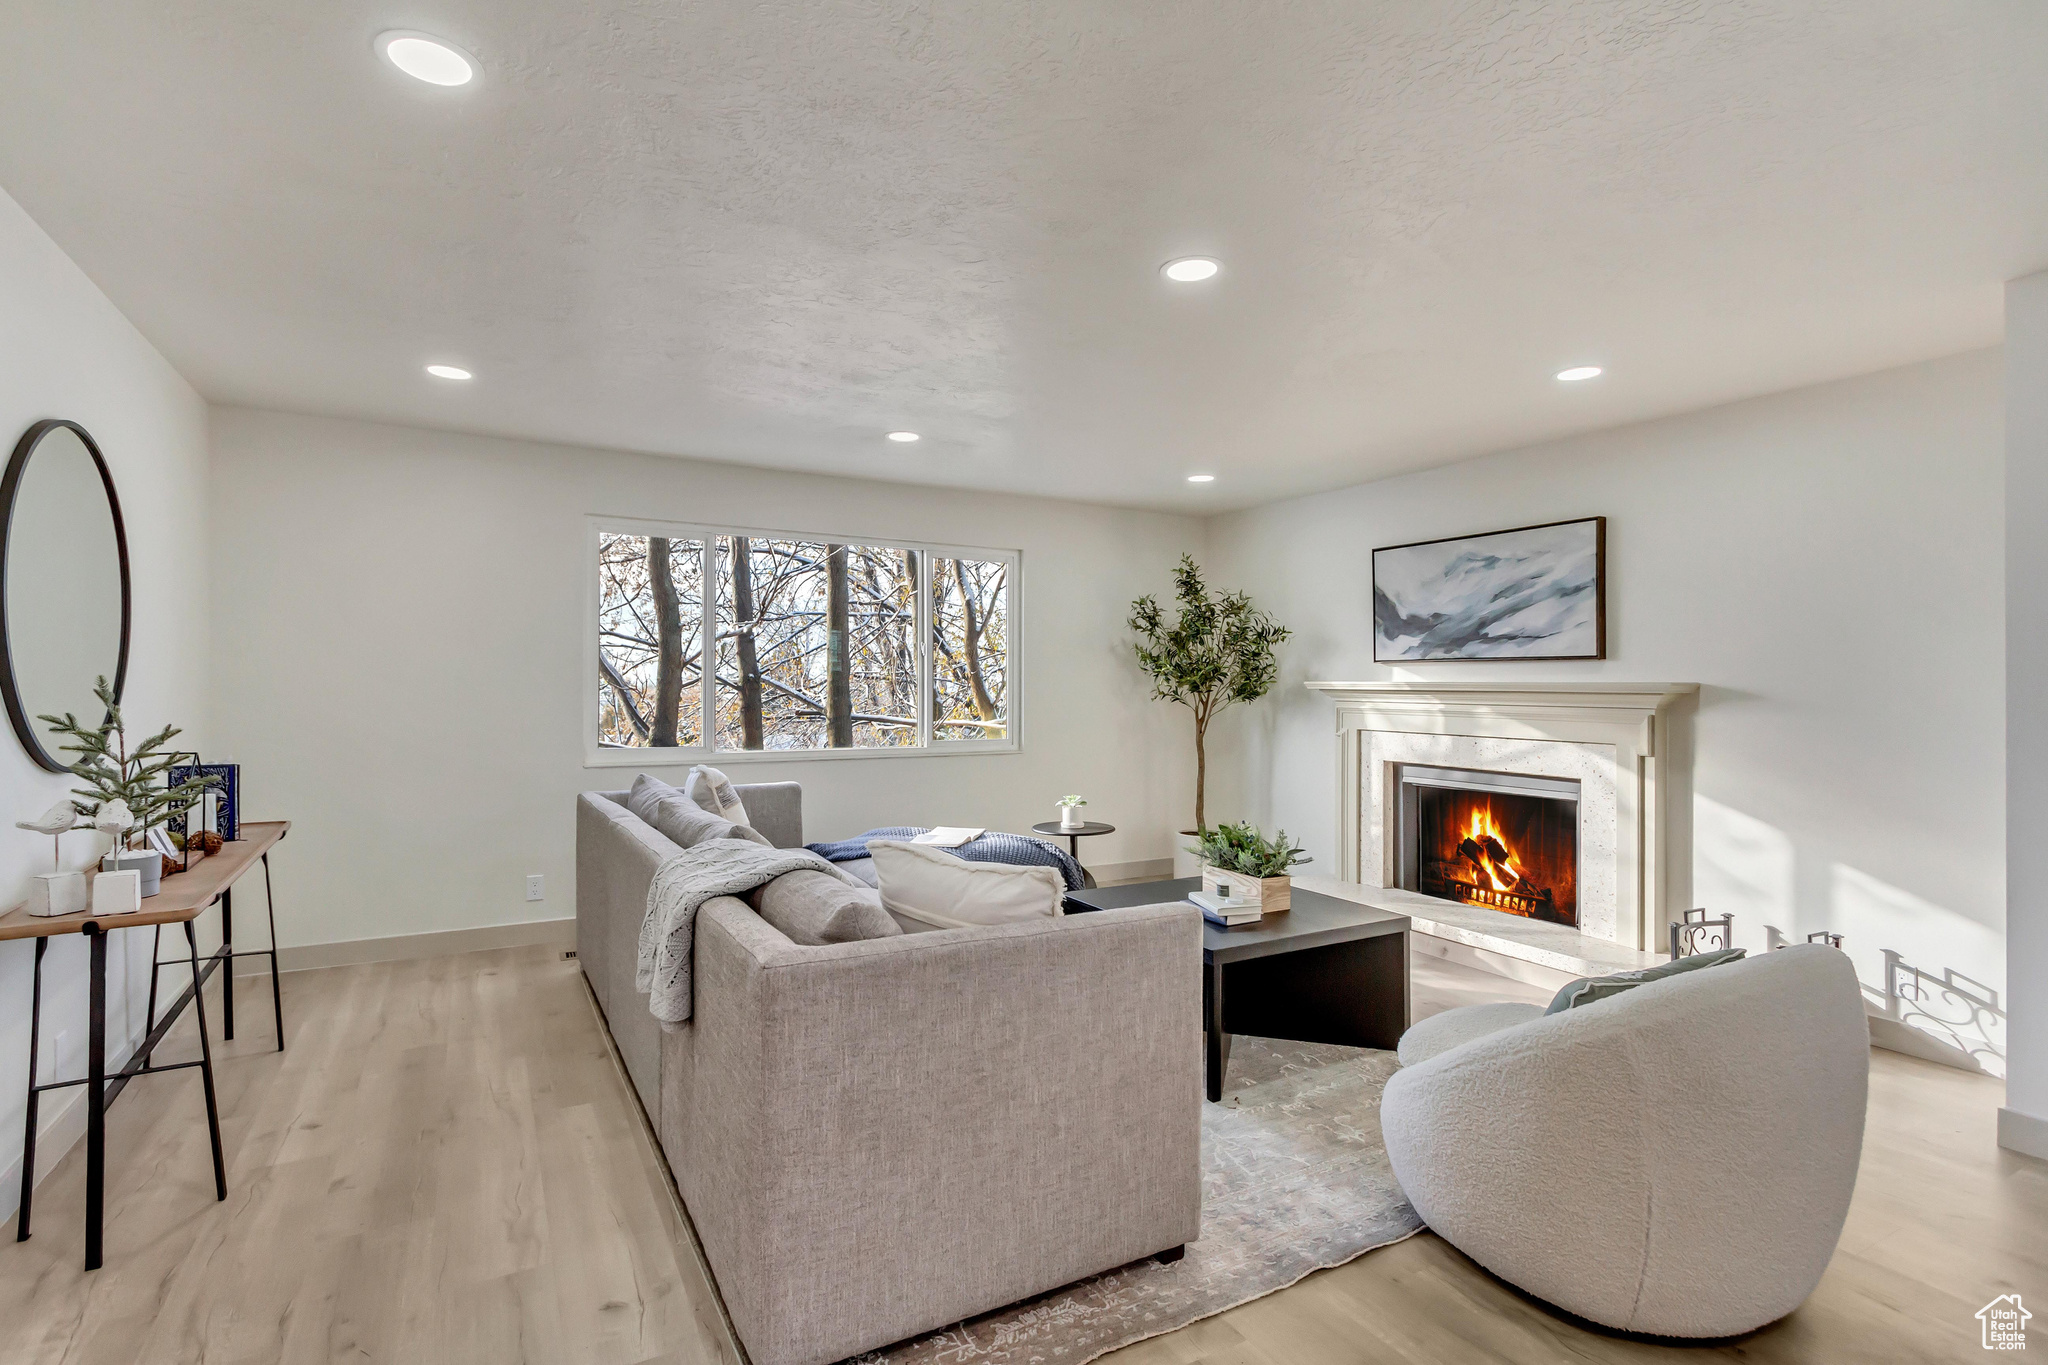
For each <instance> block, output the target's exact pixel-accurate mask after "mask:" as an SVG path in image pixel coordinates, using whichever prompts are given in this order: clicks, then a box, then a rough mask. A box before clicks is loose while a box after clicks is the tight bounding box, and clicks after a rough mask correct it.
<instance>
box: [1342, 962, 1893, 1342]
mask: <svg viewBox="0 0 2048 1365" xmlns="http://www.w3.org/2000/svg"><path fill="white" fill-rule="evenodd" d="M1401 1062H1402V1070H1401V1071H1399V1072H1398V1073H1396V1074H1395V1076H1394V1077H1393V1079H1392V1080H1390V1081H1389V1082H1388V1083H1387V1088H1386V1095H1385V1098H1384V1100H1383V1102H1382V1104H1381V1106H1380V1122H1381V1125H1382V1127H1383V1128H1384V1130H1385V1133H1386V1142H1387V1155H1388V1156H1389V1157H1391V1158H1392V1160H1393V1166H1394V1173H1395V1175H1396V1176H1398V1177H1399V1178H1400V1181H1401V1187H1402V1188H1403V1189H1404V1190H1405V1191H1407V1194H1408V1198H1409V1200H1410V1201H1411V1202H1412V1203H1413V1204H1414V1205H1415V1208H1416V1211H1417V1212H1418V1213H1420V1214H1421V1215H1422V1218H1423V1221H1424V1222H1426V1223H1428V1224H1429V1226H1430V1227H1431V1229H1433V1230H1434V1231H1435V1232H1437V1233H1438V1234H1439V1235H1440V1236H1442V1237H1443V1238H1444V1239H1445V1240H1446V1241H1448V1242H1450V1243H1451V1244H1452V1245H1454V1246H1456V1247H1457V1248H1458V1249H1459V1250H1461V1251H1463V1252H1464V1253H1465V1254H1466V1255H1468V1256H1470V1257H1471V1258H1472V1259H1473V1260H1475V1261H1477V1262H1479V1264H1481V1265H1483V1266H1485V1267H1486V1268H1487V1269H1488V1270H1490V1271H1492V1272H1493V1273H1494V1274H1496V1275H1498V1276H1500V1277H1501V1278H1502V1279H1504V1280H1506V1281H1508V1282H1509V1283H1511V1284H1514V1285H1518V1286H1519V1287H1521V1288H1522V1289H1525V1290H1527V1291H1528V1292H1529V1293H1531V1294H1533V1295H1535V1296H1536V1297H1537V1298H1539V1299H1543V1300H1545V1301H1547V1302H1549V1303H1553V1304H1555V1305H1557V1306H1558V1307H1560V1308H1563V1309H1565V1310H1566V1311H1568V1312H1571V1313H1576V1314H1578V1315H1579V1316H1580V1317H1583V1318H1588V1319H1590V1320H1592V1321H1594V1322H1597V1323H1601V1324H1603V1325H1605V1326H1608V1327H1614V1328H1619V1329H1621V1330H1624V1331H1630V1332H1643V1333H1648V1334H1650V1335H1654V1336H1667V1337H1724V1336H1733V1335H1735V1334H1737V1333H1740V1332H1747V1331H1751V1330H1753V1329H1755V1328H1758V1327H1761V1326H1763V1325H1764V1324H1766V1323H1769V1322H1773V1321H1775V1320H1776V1319H1778V1318H1781V1317H1783V1316H1784V1315H1785V1314H1787V1313H1789V1312H1791V1311H1792V1310H1793V1309H1794V1308H1797V1307H1798V1306H1799V1305H1800V1304H1801V1303H1802V1302H1804V1301H1805V1299H1806V1296H1807V1295H1808V1294H1810V1293H1812V1292H1813V1288H1814V1286H1815V1285H1816V1284H1818V1283H1819V1282H1820V1277H1821V1272H1822V1271H1823V1270H1825V1269H1826V1268H1827V1264H1828V1259H1829V1257H1831V1256H1832V1255H1833V1254H1834V1250H1835V1242H1836V1240H1837V1239H1838V1238H1839V1237H1840V1236H1841V1232H1842V1220H1843V1219H1844V1218H1845V1217H1846V1216H1847V1215H1848V1211H1849V1196H1850V1194H1851V1192H1852V1191H1853V1190H1854V1189H1855V1186H1856V1167H1857V1162H1858V1160H1859V1159H1860V1157H1861V1155H1862V1149H1863V1111H1864V1103H1865V1097H1866V1092H1867V1090H1868V1086H1869V1077H1870V1034H1869V1028H1868V1025H1867V1024H1866V1023H1865V1022H1864V1013H1863V1005H1862V997H1861V993H1860V991H1859V989H1858V986H1857V982H1856V973H1855V970H1854V969H1853V968H1852V967H1851V966H1850V963H1849V959H1848V958H1847V957H1845V956H1844V955H1843V954H1842V953H1841V952H1839V951H1837V950H1836V949H1833V948H1826V947H1821V946H1818V945H1812V946H1808V945H1801V946H1799V947H1796V948H1787V949H1784V950H1782V951H1779V952H1771V953H1763V954H1760V955H1758V956H1755V957H1751V958H1747V959H1745V960H1742V961H1739V962H1733V963H1729V964H1726V965H1723V966H1717V967H1710V968H1706V969H1704V970H1700V971H1694V972H1687V973H1685V974H1683V975H1678V976H1672V977H1670V978H1667V979H1665V980H1661V981H1653V982H1650V983H1647V984H1645V985H1641V986H1638V987H1636V988H1634V989H1633V990H1629V991H1625V992H1623V993H1622V994H1620V995H1617V996H1615V997H1613V998H1612V999H1608V1000H1603V1001H1600V1002H1598V1003H1596V1004H1590V1005H1581V1006H1579V1007H1578V1008H1576V1009H1570V1010H1565V1011H1563V1012H1561V1013H1558V1014H1551V1015H1544V1014H1542V1013H1541V1012H1540V1010H1539V1008H1538V1007H1537V1006H1535V1005H1475V1006H1470V1007H1468V1008H1465V1009H1459V1010H1448V1011H1446V1012H1444V1013H1443V1014H1440V1015H1437V1016H1435V1017H1433V1018H1430V1019H1426V1020H1424V1021H1423V1022H1422V1023H1420V1024H1418V1025H1416V1026H1415V1027H1414V1028H1412V1029H1410V1030H1409V1031H1408V1033H1407V1034H1406V1035H1405V1036H1404V1037H1403V1038H1402V1039H1401Z"/></svg>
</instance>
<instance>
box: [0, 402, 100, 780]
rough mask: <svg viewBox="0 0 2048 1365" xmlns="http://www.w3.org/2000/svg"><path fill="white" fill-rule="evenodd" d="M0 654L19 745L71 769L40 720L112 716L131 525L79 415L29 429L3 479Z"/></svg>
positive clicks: (54, 766) (53, 767)
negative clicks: (107, 702) (102, 686)
mask: <svg viewBox="0 0 2048 1365" xmlns="http://www.w3.org/2000/svg"><path fill="white" fill-rule="evenodd" d="M0 515H4V525H5V531H4V533H0V534H4V540H0V653H4V656H5V664H6V668H5V670H4V674H5V676H4V678H0V682H4V684H5V686H6V690H7V717H8V719H9V720H11V721H13V722H14V733H15V734H16V735H17V736H19V737H20V739H21V747H22V748H24V749H26V750H28V754H29V757H30V758H33V759H34V760H35V761H36V762H37V763H39V764H41V765H42V766H43V767H45V768H48V769H49V770H50V771H51V772H53V773H61V772H65V771H68V770H69V768H70V766H71V765H70V764H68V763H65V762H63V761H62V759H61V758H60V756H59V755H58V754H57V752H56V749H57V742H56V741H55V740H54V739H53V738H52V737H51V735H50V732H49V727H48V726H47V725H45V724H43V723H42V722H41V721H40V720H37V719H36V717H38V716H61V715H65V714H67V713H69V714H71V715H75V716H77V717H78V718H79V719H80V720H82V721H84V722H85V723H86V724H88V725H90V724H92V723H94V722H96V721H97V720H99V719H100V718H101V717H102V716H104V715H105V714H106V710H105V708H104V707H102V706H101V705H100V703H99V700H98V698H96V697H95V696H94V695H93V686H94V684H95V683H96V682H97V681H98V680H99V679H101V678H108V679H111V680H112V681H113V684H114V697H115V699H116V700H119V698H120V696H121V687H122V684H123V683H124V682H125V681H126V679H127V675H128V613H129V597H128V532H127V528H126V527H124V526H123V525H122V522H121V500H120V498H119V497H117V496H115V493H114V478H113V475H111V474H109V473H108V472H107V462H106V460H105V459H103V458H102V457H101V455H100V450H99V447H98V446H96V445H94V444H93V439H92V437H91V436H90V435H88V434H87V433H86V430H85V428H84V427H82V426H79V425H78V424H77V423H76V422H65V421H58V420H52V421H47V422H38V423H36V424H35V425H34V426H32V427H30V428H29V429H28V430H27V431H26V432H23V433H22V437H21V440H20V441H19V442H17V443H16V445H15V447H14V458H13V459H12V460H10V461H9V462H8V465H7V476H6V478H5V479H4V480H0Z"/></svg>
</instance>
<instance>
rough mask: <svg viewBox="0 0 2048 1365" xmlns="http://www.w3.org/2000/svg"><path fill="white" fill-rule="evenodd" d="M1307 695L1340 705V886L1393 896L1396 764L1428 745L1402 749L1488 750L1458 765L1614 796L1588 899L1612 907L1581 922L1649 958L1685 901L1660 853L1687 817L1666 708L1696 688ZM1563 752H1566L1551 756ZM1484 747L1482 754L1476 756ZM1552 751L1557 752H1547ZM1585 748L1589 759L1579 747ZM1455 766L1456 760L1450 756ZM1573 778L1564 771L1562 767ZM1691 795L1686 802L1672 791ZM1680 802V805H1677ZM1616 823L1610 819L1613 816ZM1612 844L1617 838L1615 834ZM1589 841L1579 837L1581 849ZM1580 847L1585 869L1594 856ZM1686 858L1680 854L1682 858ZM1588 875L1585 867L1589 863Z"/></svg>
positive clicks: (1684, 889) (1505, 687) (1327, 685)
mask: <svg viewBox="0 0 2048 1365" xmlns="http://www.w3.org/2000/svg"><path fill="white" fill-rule="evenodd" d="M1308 686H1309V688H1311V689H1312V690H1314V691H1317V692H1320V693H1322V694H1324V695H1325V696H1328V697H1330V698H1331V699H1332V700H1333V701H1335V702H1336V704H1337V741H1338V752H1339V755H1340V761H1339V763H1338V796H1337V807H1338V819H1339V826H1338V828H1339V839H1338V846H1339V849H1338V851H1339V876H1340V877H1341V878H1342V879H1343V880H1345V881H1348V882H1357V883H1363V884H1365V885H1368V886H1388V885H1390V884H1391V881H1392V877H1393V870H1392V869H1393V848H1392V845H1391V844H1390V843H1389V841H1388V830H1389V829H1390V827H1391V822H1390V821H1389V820H1387V819H1384V818H1383V815H1384V813H1385V812H1386V811H1387V810H1389V809H1391V806H1392V800H1393V791H1392V781H1393V776H1392V775H1393V770H1394V768H1395V767H1396V763H1395V762H1394V761H1392V760H1390V759H1388V758H1387V757H1386V755H1388V754H1396V753H1405V754H1406V755H1407V757H1408V759H1409V760H1410V761H1414V760H1415V759H1416V758H1417V757H1418V756H1419V754H1420V752H1421V750H1420V749H1419V748H1418V747H1417V746H1418V745H1424V747H1426V745H1425V742H1424V741H1418V740H1408V739H1402V738H1400V737H1403V736H1440V737H1445V742H1446V743H1455V744H1456V745H1459V746H1463V751H1464V752H1466V753H1467V754H1468V755H1470V754H1477V753H1479V752H1480V751H1481V749H1483V750H1484V752H1485V753H1487V754H1492V755H1500V757H1494V758H1483V757H1482V758H1478V759H1474V758H1472V757H1469V756H1468V757H1466V758H1464V759H1463V760H1461V761H1463V762H1465V763H1466V764H1468V765H1469V766H1481V767H1498V768H1501V769H1502V770H1504V771H1515V772H1530V773H1537V772H1545V771H1547V770H1549V769H1551V768H1553V767H1557V768H1559V772H1558V773H1557V775H1564V776H1574V775H1579V773H1580V772H1584V771H1587V770H1588V767H1589V765H1590V767H1591V769H1592V770H1597V772H1598V773H1599V774H1600V775H1601V777H1602V778H1603V779H1604V778H1605V777H1606V776H1607V774H1609V773H1611V775H1612V780H1611V785H1610V784H1609V783H1608V782H1607V781H1605V780H1603V781H1601V782H1600V783H1599V788H1600V790H1601V791H1602V792H1606V791H1611V793H1612V797H1611V804H1610V803H1608V802H1607V801H1606V800H1605V799H1603V800H1602V802H1601V803H1600V805H1601V807H1602V810H1603V814H1602V815H1601V816H1600V817H1599V819H1600V825H1601V828H1600V829H1598V830H1595V831H1592V833H1593V834H1595V835H1597V840H1596V842H1597V844H1598V845H1600V847H1599V850H1598V866H1589V867H1587V868H1586V872H1587V875H1588V882H1589V884H1590V885H1593V886H1597V887H1600V888H1601V889H1602V892H1603V895H1604V896H1605V897H1606V903H1605V906H1604V907H1603V908H1601V909H1600V910H1598V911H1597V912H1596V913H1594V914H1593V915H1591V916H1590V917H1589V918H1582V920H1581V927H1582V928H1583V929H1584V930H1585V931H1586V932H1587V933H1589V934H1595V935H1597V936H1599V937H1602V938H1610V939H1611V940H1612V941H1614V942H1615V943H1617V944H1620V945H1622V946H1624V947H1628V948H1634V949H1638V950H1652V951H1654V950H1655V949H1656V948H1657V947H1658V946H1659V944H1660V943H1661V942H1662V940H1663V937H1664V925H1665V924H1666V923H1668V922H1670V921H1671V920H1673V919H1675V918H1677V912H1678V910H1680V909H1682V908H1683V906H1682V905H1681V904H1680V901H1682V900H1683V898H1684V897H1685V896H1686V895H1688V894H1689V893H1690V882H1691V877H1690V875H1689V871H1690V869H1689V868H1685V867H1683V866H1682V865H1681V864H1680V863H1679V862H1678V860H1677V859H1674V858H1673V857H1672V856H1670V855H1669V854H1667V853H1666V845H1667V844H1668V843H1669V842H1670V839H1671V835H1672V833H1673V831H1672V830H1671V827H1670V823H1669V822H1670V820H1671V819H1672V817H1673V813H1674V812H1677V813H1679V814H1680V815H1682V816H1685V817H1689V815H1690V812H1691V801H1690V799H1689V783H1690V777H1691V765H1690V763H1689V762H1686V761H1682V760H1681V761H1679V762H1676V763H1673V762H1672V761H1671V760H1672V759H1673V757H1675V756H1674V755H1672V754H1671V753H1670V752H1669V751H1670V749H1671V746H1672V725H1671V721H1672V708H1673V706H1674V704H1675V703H1678V702H1680V701H1682V700H1685V699H1689V698H1690V697H1692V696H1693V695H1694V694H1696V693H1697V692H1698V691H1699V686H1698V684H1696V683H1572V682H1563V683H1490V682H1311V683H1309V684H1308ZM1562 745H1569V746H1574V747H1573V748H1571V749H1561V748H1557V747H1554V746H1562ZM1475 746H1477V747H1475ZM1546 746H1553V747H1546ZM1581 746H1582V747H1581ZM1446 752H1449V750H1446ZM1566 766H1568V767H1570V768H1573V769H1576V770H1578V771H1576V772H1571V771H1564V767H1566ZM1675 783H1677V784H1685V786H1686V790H1685V791H1684V792H1681V791H1678V790H1674V784H1675ZM1680 798H1682V799H1680ZM1607 812H1611V814H1607ZM1609 830H1611V835H1610V834H1609V833H1607V831H1609ZM1584 838H1585V834H1584V833H1582V841H1583V839H1584ZM1587 849H1588V846H1587V845H1585V844H1584V843H1583V842H1582V852H1581V857H1582V860H1584V859H1585V858H1586V857H1587V856H1588V851H1587ZM1686 851H1687V850H1685V849H1684V848H1681V849H1680V850H1679V853H1680V854H1681V855H1683V854H1684V853H1685V852H1686ZM1582 865H1584V864H1583V861H1582Z"/></svg>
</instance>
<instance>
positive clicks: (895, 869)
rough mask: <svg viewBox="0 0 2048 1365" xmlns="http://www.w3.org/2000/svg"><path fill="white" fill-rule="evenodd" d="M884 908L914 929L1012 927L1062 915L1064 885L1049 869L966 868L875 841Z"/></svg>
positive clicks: (936, 853) (942, 856)
mask: <svg viewBox="0 0 2048 1365" xmlns="http://www.w3.org/2000/svg"><path fill="white" fill-rule="evenodd" d="M868 853H869V855H870V856H871V857H873V858H874V860H875V880H876V881H877V882H878V883H880V890H881V892H882V908H883V909H885V910H887V911H888V912H889V913H890V914H892V915H895V916H897V917H898V918H899V919H905V920H912V921H915V926H914V927H930V928H934V929H960V928H965V927H967V926H970V925H978V924H1014V923H1016V922H1018V921H1021V920H1035V919H1046V918H1049V917H1051V916H1053V915H1057V914H1059V913H1061V911H1060V902H1061V901H1062V900H1063V899H1064V898H1065V896H1066V883H1064V882H1062V881H1061V880H1060V874H1059V873H1058V872H1057V871H1056V870H1054V869H1053V868H1050V867H1012V866H1010V865H1009V864H1007V863H970V862H967V861H965V860H964V859H960V858H956V857H954V856H953V855H952V854H950V853H947V852H944V851H942V850H940V849H936V848H932V847H929V846H928V845H924V844H906V843H899V842H897V841H896V840H893V839H875V840H872V841H870V842H869V844H868Z"/></svg>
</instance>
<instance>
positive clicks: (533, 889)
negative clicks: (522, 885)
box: [526, 872, 547, 901]
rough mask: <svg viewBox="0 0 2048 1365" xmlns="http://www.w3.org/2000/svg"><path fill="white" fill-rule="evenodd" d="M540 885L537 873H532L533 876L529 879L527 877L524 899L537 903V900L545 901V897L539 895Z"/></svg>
mask: <svg viewBox="0 0 2048 1365" xmlns="http://www.w3.org/2000/svg"><path fill="white" fill-rule="evenodd" d="M540 883H541V877H540V873H538V872H536V873H534V874H533V875H532V876H531V877H528V878H527V879H526V898H527V899H528V900H530V901H537V900H545V899H547V898H546V897H545V896H543V895H542V894H541V884H540Z"/></svg>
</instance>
